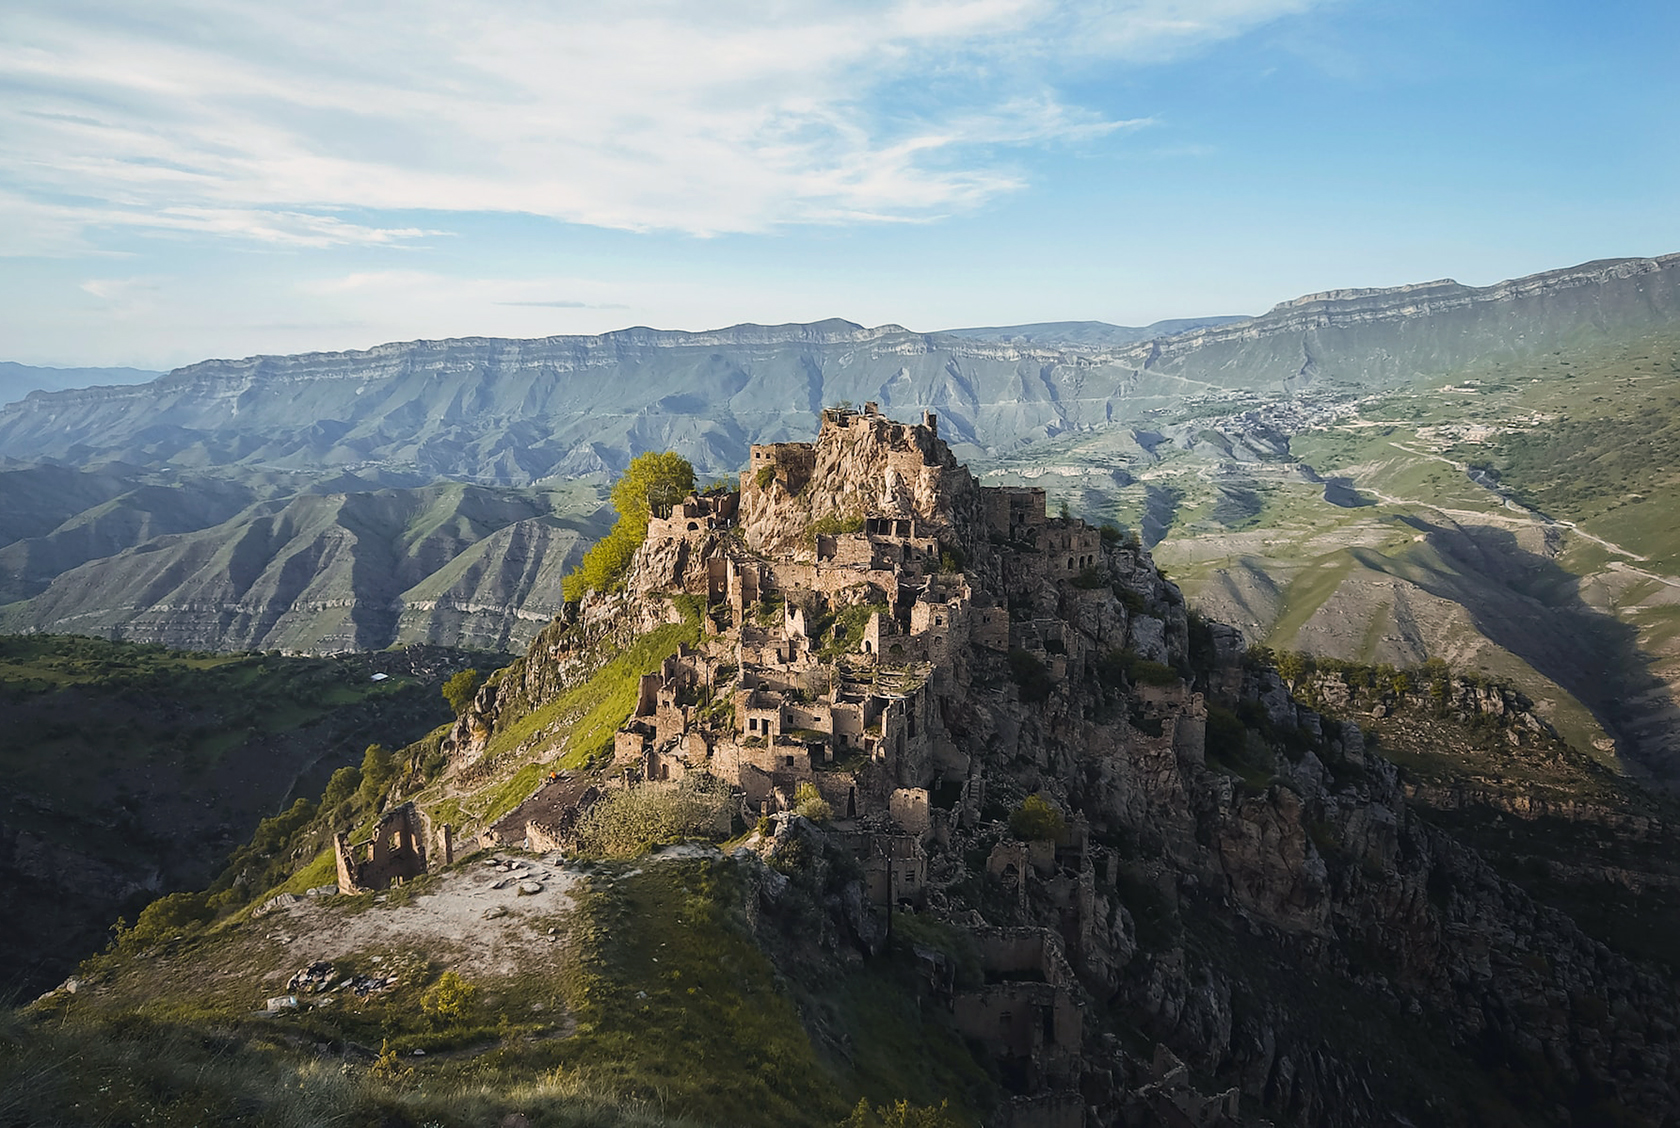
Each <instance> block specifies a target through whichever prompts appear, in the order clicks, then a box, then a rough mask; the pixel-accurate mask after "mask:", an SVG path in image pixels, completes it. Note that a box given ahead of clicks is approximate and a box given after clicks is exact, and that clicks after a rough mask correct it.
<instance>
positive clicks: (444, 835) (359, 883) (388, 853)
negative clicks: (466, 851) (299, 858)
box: [333, 803, 454, 893]
mask: <svg viewBox="0 0 1680 1128" xmlns="http://www.w3.org/2000/svg"><path fill="white" fill-rule="evenodd" d="M431 836H432V828H431V824H430V820H428V819H427V818H426V816H425V815H424V814H422V813H421V811H420V810H419V808H417V807H415V805H414V804H413V803H404V804H403V805H402V806H400V807H395V808H392V809H391V810H389V811H387V812H385V814H384V815H383V816H382V817H381V818H380V820H379V823H378V825H377V826H376V827H375V828H374V832H373V836H372V837H371V838H369V839H367V840H365V841H363V842H357V843H351V841H350V838H349V836H348V835H346V834H337V835H334V836H333V855H334V860H335V862H336V863H337V868H338V887H339V890H340V891H341V892H344V893H365V892H369V891H372V890H376V889H385V888H387V887H389V886H390V885H391V883H392V882H400V881H407V880H409V879H410V878H415V877H419V876H420V875H421V874H423V873H425V872H426V850H427V842H428V840H429V839H430V838H431ZM439 847H440V852H441V854H442V855H443V856H444V857H445V860H446V861H447V860H453V857H452V855H453V850H454V843H453V832H452V830H451V828H450V827H448V826H447V825H446V826H444V827H443V828H441V831H440V836H439Z"/></svg>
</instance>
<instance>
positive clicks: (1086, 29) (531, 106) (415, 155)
mask: <svg viewBox="0 0 1680 1128" xmlns="http://www.w3.org/2000/svg"><path fill="white" fill-rule="evenodd" d="M1311 2H1312V0H1128V2H1122V3H1118V4H1116V3H1112V2H1096V0H1090V2H1085V0H1078V2H1070V3H1055V2H1052V0H873V2H869V0H865V2H861V3H860V2H848V3H841V2H838V0H803V2H802V0H789V2H787V3H782V4H777V5H774V6H772V7H770V8H766V6H764V5H762V4H746V3H741V2H739V0H720V2H718V3H713V4H706V5H692V4H679V3H676V2H675V0H625V2H622V3H617V4H612V5H603V4H584V3H580V2H574V3H542V2H538V0H510V2H509V3H505V4H500V5H494V6H489V7H481V8H474V9H471V14H468V11H469V10H468V9H465V8H462V7H461V6H459V5H456V4H451V3H445V2H443V0H414V2H410V3H404V4H400V5H399V4H396V3H391V2H386V3H379V2H375V3H368V4H358V5H345V4H341V3H337V2H336V0H294V2H290V3H286V4H264V3H259V2H255V0H155V2H152V3H148V4H146V5H144V6H140V7H137V6H134V5H132V4H121V3H114V2H103V0H13V2H12V3H9V4H7V5H6V6H5V10H4V13H3V14H0V192H4V193H5V194H6V195H5V199H9V200H10V201H12V203H11V205H10V206H11V208H12V209H13V211H16V212H21V213H22V214H23V216H24V218H25V219H26V221H27V222H25V223H24V224H23V226H26V227H27V226H31V225H40V224H47V225H50V226H51V228H52V230H51V233H50V235H49V236H48V237H45V238H36V239H34V240H33V241H32V246H33V247H34V250H32V251H31V252H30V253H51V251H52V248H54V247H59V248H71V247H74V246H76V245H77V244H78V241H79V239H80V238H81V237H82V236H83V235H84V234H85V233H86V232H88V231H97V230H98V229H101V228H116V227H121V228H140V229H144V230H147V231H150V232H154V233H162V234H190V235H206V234H207V235H212V236H220V237H225V238H232V239H239V240H244V241H247V242H249V243H252V244H257V245H268V246H276V247H305V248H308V247H330V246H339V245H367V244H407V243H412V242H414V241H417V240H421V239H425V238H429V237H432V236H435V235H438V234H440V232H439V231H437V230H436V229H435V228H433V227H432V226H430V225H428V226H420V225H414V224H409V223H392V224H388V225H387V224H384V223H379V224H371V225H370V224H363V223H359V222H353V221H352V220H350V219H347V218H345V216H346V214H347V213H351V212H352V210H353V211H354V214H355V215H357V216H363V215H367V214H369V213H378V214H381V215H388V214H389V213H392V212H397V213H401V212H417V211H424V212H426V213H429V214H431V215H432V216H434V218H433V219H432V221H431V222H432V223H434V224H435V223H437V222H439V221H438V220H437V219H436V218H435V215H436V214H437V213H450V212H510V213H523V214H533V215H541V216H549V217H553V218H555V219H558V220H563V221H566V222H571V223H580V224H590V225H595V226H601V227H610V228H621V229H629V230H674V231H682V232H688V233H692V234H696V235H714V234H721V233H730V232H754V231H765V230H772V229H775V228H777V227H781V226H786V225H789V224H809V223H842V222H857V221H906V220H910V221H915V220H926V219H930V218H936V217H938V216H942V215H946V214H950V213H952V212H955V211H960V210H963V209H968V208H973V207H975V206H978V205H980V204H983V203H984V202H985V201H987V200H990V199H992V198H994V197H996V196H998V195H1000V194H1003V193H1008V192H1011V191H1014V190H1017V189H1018V188H1020V187H1021V186H1022V185H1023V184H1024V183H1025V182H1026V177H1025V176H1024V175H1023V174H1022V173H1021V172H1020V171H1019V170H1018V169H1017V168H1015V167H1014V166H1012V164H1011V163H1010V160H1009V158H1008V157H1007V155H1006V154H1004V153H1003V150H1007V149H1010V148H1022V147H1035V146H1046V145H1061V144H1076V145H1083V144H1092V143H1100V142H1101V141H1103V140H1104V139H1106V138H1111V137H1113V136H1115V135H1116V134H1118V133H1121V132H1124V131H1126V130H1129V129H1135V128H1138V127H1139V126H1141V125H1144V124H1147V119H1121V118H1116V117H1114V116H1111V115H1108V114H1105V113H1102V112H1098V111H1095V110H1092V109H1089V108H1085V107H1081V106H1078V105H1074V104H1070V103H1069V102H1068V101H1066V100H1065V99H1064V97H1063V96H1062V95H1061V94H1060V93H1059V92H1058V90H1057V83H1058V81H1059V80H1060V77H1061V76H1062V75H1063V74H1064V73H1067V72H1069V71H1070V69H1071V70H1077V69H1078V68H1079V67H1081V66H1088V65H1091V64H1093V63H1102V64H1110V63H1115V62H1119V63H1139V62H1143V61H1150V60H1159V59H1163V58H1170V57H1173V56H1175V55H1177V54H1180V53H1182V52H1184V51H1186V50H1191V49H1194V48H1196V47H1198V46H1201V45H1203V44H1206V43H1209V42H1212V41H1215V40H1218V39H1221V38H1225V37H1229V36H1232V35H1236V34H1240V33H1241V32H1243V31H1245V30H1248V29H1250V28H1253V27H1255V26H1256V25H1258V24H1261V23H1263V22H1266V21H1268V20H1271V19H1274V18H1276V17H1278V16H1280V15H1283V14H1287V13H1290V12H1294V11H1297V10H1300V9H1302V8H1304V7H1307V6H1308V5H1309V4H1310V3H1311ZM0 202H3V200H0ZM4 218H5V209H4V208H0V222H3V221H4Z"/></svg>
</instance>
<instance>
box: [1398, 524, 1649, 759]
mask: <svg viewBox="0 0 1680 1128" xmlns="http://www.w3.org/2000/svg"><path fill="white" fill-rule="evenodd" d="M1407 523H1408V524H1411V525H1412V526H1413V527H1415V528H1417V529H1418V530H1419V531H1420V532H1422V533H1424V534H1425V536H1426V537H1427V538H1428V544H1429V546H1430V547H1431V548H1432V549H1434V550H1435V552H1437V553H1439V554H1440V555H1441V556H1442V557H1444V558H1445V559H1446V561H1447V562H1449V563H1450V564H1452V565H1453V567H1454V569H1456V570H1457V574H1454V572H1452V571H1445V570H1440V569H1437V568H1432V567H1429V566H1427V565H1424V564H1423V563H1422V562H1414V563H1417V564H1418V565H1419V567H1418V568H1417V572H1416V574H1414V575H1411V576H1409V577H1407V578H1408V579H1410V580H1411V581H1412V582H1414V583H1416V584H1417V585H1418V586H1419V587H1421V588H1423V589H1424V590H1425V591H1428V592H1429V593H1430V594H1432V595H1436V596H1439V597H1441V598H1443V599H1450V600H1452V601H1454V602H1456V603H1458V604H1460V605H1461V606H1463V607H1464V608H1465V609H1466V610H1467V611H1468V612H1469V613H1470V616H1471V618H1472V621H1473V622H1474V623H1475V625H1476V628H1477V630H1479V631H1480V632H1481V633H1482V634H1483V635H1485V636H1486V637H1487V638H1488V639H1489V640H1490V641H1492V642H1493V643H1495V644H1497V645H1498V646H1501V647H1503V648H1504V649H1506V650H1508V651H1510V652H1511V653H1512V654H1514V655H1516V656H1517V657H1519V658H1521V659H1522V660H1523V661H1525V662H1527V663H1528V664H1529V665H1530V666H1532V667H1533V668H1534V669H1536V670H1537V671H1539V672H1540V673H1541V674H1544V675H1545V676H1546V677H1548V678H1550V679H1551V680H1552V681H1554V682H1556V683H1557V684H1558V685H1560V686H1562V687H1563V688H1564V689H1566V690H1568V691H1569V692H1570V693H1571V694H1572V695H1574V697H1575V698H1576V699H1577V700H1579V701H1580V702H1581V703H1582V704H1583V705H1585V706H1586V707H1587V708H1588V709H1590V710H1592V713H1593V716H1594V717H1595V718H1596V719H1597V720H1598V722H1599V724H1601V725H1603V726H1604V729H1605V731H1606V732H1608V733H1610V734H1611V735H1612V736H1614V737H1615V738H1616V740H1617V746H1618V754H1619V755H1622V756H1624V757H1625V758H1627V759H1630V760H1632V761H1633V762H1634V764H1635V765H1636V766H1637V767H1639V768H1642V769H1644V770H1646V771H1649V772H1650V773H1651V774H1652V775H1654V776H1656V777H1657V778H1659V779H1661V780H1664V781H1668V782H1677V783H1680V704H1676V702H1675V700H1674V697H1673V695H1672V694H1671V693H1670V692H1669V691H1668V688H1667V686H1666V685H1665V684H1664V683H1663V682H1662V681H1661V680H1660V679H1659V678H1657V677H1656V676H1655V675H1654V674H1653V673H1652V672H1651V663H1652V659H1651V657H1650V655H1648V654H1646V653H1645V652H1644V651H1643V650H1641V649H1640V646H1639V637H1638V632H1637V631H1636V630H1635V629H1634V628H1633V627H1632V626H1630V625H1628V624H1627V623H1624V622H1622V621H1621V620H1620V619H1617V618H1616V617H1615V616H1613V615H1610V614H1608V613H1606V612H1604V611H1600V610H1598V609H1597V608H1595V607H1593V606H1592V605H1590V604H1589V603H1587V601H1586V600H1585V599H1583V598H1582V596H1581V578H1580V577H1579V576H1576V575H1575V574H1574V573H1572V572H1568V571H1566V570H1565V569H1563V568H1561V567H1560V566H1558V564H1557V563H1555V562H1554V561H1553V560H1551V559H1550V558H1548V557H1546V556H1544V555H1542V554H1540V553H1537V552H1532V551H1530V550H1528V549H1526V548H1524V547H1522V545H1521V544H1520V543H1519V542H1518V540H1517V538H1516V536H1515V535H1514V534H1513V533H1511V532H1510V531H1509V530H1506V529H1499V528H1492V527H1488V526H1454V525H1436V524H1432V523H1430V522H1428V521H1425V520H1422V519H1420V518H1415V517H1413V518H1408V519H1407Z"/></svg>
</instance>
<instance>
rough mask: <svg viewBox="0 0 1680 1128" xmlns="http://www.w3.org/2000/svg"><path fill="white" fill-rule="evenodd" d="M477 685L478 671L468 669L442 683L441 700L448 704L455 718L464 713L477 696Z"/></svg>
mask: <svg viewBox="0 0 1680 1128" xmlns="http://www.w3.org/2000/svg"><path fill="white" fill-rule="evenodd" d="M478 685H479V680H478V671H477V670H470V669H469V670H462V671H461V672H460V673H458V674H455V675H454V676H453V677H451V678H450V679H449V680H448V681H446V682H444V683H443V699H444V700H445V701H447V702H449V707H450V708H451V709H453V710H455V715H456V716H457V717H458V716H460V715H461V714H462V713H465V712H466V711H467V706H468V705H471V704H472V702H473V698H474V697H477V696H478Z"/></svg>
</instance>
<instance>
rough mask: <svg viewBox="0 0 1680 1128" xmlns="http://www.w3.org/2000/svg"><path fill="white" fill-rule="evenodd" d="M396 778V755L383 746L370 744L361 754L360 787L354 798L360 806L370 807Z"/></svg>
mask: <svg viewBox="0 0 1680 1128" xmlns="http://www.w3.org/2000/svg"><path fill="white" fill-rule="evenodd" d="M396 777H397V757H396V753H394V752H392V751H390V750H389V749H388V748H386V747H385V746H384V745H383V744H370V745H368V746H367V751H365V752H363V753H362V785H361V787H360V788H359V789H358V790H357V792H356V797H357V798H358V799H359V800H360V801H361V804H362V806H364V807H372V806H373V805H374V804H375V803H377V802H378V801H379V797H380V796H381V795H383V794H385V788H386V786H387V785H389V784H390V782H391V781H392V780H393V779H395V778H396Z"/></svg>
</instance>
